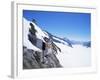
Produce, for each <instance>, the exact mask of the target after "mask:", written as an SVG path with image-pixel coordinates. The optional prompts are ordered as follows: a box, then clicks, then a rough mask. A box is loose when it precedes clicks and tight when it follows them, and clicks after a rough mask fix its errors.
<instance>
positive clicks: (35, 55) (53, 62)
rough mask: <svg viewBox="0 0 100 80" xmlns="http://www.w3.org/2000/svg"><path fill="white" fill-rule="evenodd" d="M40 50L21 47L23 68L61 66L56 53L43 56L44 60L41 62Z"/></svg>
mask: <svg viewBox="0 0 100 80" xmlns="http://www.w3.org/2000/svg"><path fill="white" fill-rule="evenodd" d="M41 54H42V52H38V51H34V50H31V49H27V47H25V46H24V47H23V69H38V68H59V67H62V66H61V64H60V62H59V60H58V59H57V57H56V54H53V53H52V54H49V55H46V56H44V62H41V60H40V57H41Z"/></svg>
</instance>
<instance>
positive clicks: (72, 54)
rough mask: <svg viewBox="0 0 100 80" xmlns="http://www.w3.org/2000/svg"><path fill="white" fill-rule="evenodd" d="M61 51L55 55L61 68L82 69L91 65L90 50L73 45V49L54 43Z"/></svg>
mask: <svg viewBox="0 0 100 80" xmlns="http://www.w3.org/2000/svg"><path fill="white" fill-rule="evenodd" d="M56 44H57V45H58V46H59V47H60V48H61V50H62V52H61V53H58V54H57V58H58V59H59V61H60V63H61V65H62V66H63V67H83V66H90V65H91V48H86V47H83V46H81V45H74V46H73V48H71V47H68V46H66V45H63V44H59V43H56Z"/></svg>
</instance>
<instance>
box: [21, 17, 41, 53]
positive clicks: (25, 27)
mask: <svg viewBox="0 0 100 80" xmlns="http://www.w3.org/2000/svg"><path fill="white" fill-rule="evenodd" d="M29 23H30V21H28V20H26V19H25V18H23V44H24V46H25V47H27V48H28V49H32V50H35V51H39V52H41V50H40V49H39V48H37V47H36V46H34V45H32V43H31V42H30V41H29V39H28V34H29V29H30V25H29Z"/></svg>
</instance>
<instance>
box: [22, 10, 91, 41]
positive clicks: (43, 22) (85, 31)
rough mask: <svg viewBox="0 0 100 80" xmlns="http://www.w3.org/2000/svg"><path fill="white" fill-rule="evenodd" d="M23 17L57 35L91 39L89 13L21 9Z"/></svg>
mask: <svg viewBox="0 0 100 80" xmlns="http://www.w3.org/2000/svg"><path fill="white" fill-rule="evenodd" d="M23 17H24V18H26V19H27V20H29V21H32V19H35V20H36V21H37V24H38V26H40V28H42V29H44V30H47V31H48V32H50V33H52V34H54V35H56V36H59V37H66V38H69V39H71V40H77V41H87V40H90V39H91V21H90V20H91V14H90V13H75V12H72V13H71V12H50V11H34V10H23Z"/></svg>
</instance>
